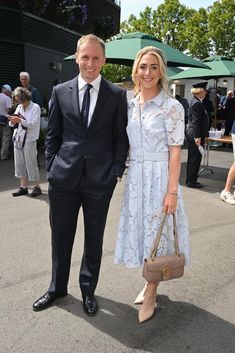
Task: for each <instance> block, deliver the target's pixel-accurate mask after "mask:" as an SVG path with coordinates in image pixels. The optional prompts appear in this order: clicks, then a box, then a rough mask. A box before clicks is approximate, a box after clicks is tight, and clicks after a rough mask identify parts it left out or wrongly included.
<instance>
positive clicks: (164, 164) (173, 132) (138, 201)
mask: <svg viewBox="0 0 235 353" xmlns="http://www.w3.org/2000/svg"><path fill="white" fill-rule="evenodd" d="M127 133H128V137H129V142H130V165H129V168H128V173H127V177H126V183H125V189H124V195H123V204H122V208H121V215H120V221H119V227H118V235H117V243H116V250H115V256H114V263H117V264H118V263H123V264H125V265H126V266H127V267H139V266H142V264H143V260H144V258H146V257H148V256H149V255H150V252H151V249H152V246H153V242H154V239H155V236H156V231H157V229H158V226H159V224H160V221H161V216H162V213H161V209H162V205H163V199H164V196H165V194H166V191H167V183H168V157H169V145H172V146H173V145H182V144H183V141H184V110H183V107H182V105H181V104H180V103H179V102H178V101H177V100H176V99H174V98H172V97H170V96H168V95H166V94H165V93H164V92H163V91H161V92H160V93H159V94H158V96H156V97H155V98H154V99H152V100H151V101H149V102H147V103H146V104H145V105H144V107H143V109H142V111H141V110H140V106H139V97H138V96H137V97H136V98H134V99H133V100H132V101H131V102H130V104H129V112H128V126H127ZM176 220H177V231H178V238H179V248H180V252H181V253H183V254H184V255H185V258H186V265H188V264H189V263H190V243H189V231H188V222H187V217H186V214H185V211H184V205H183V199H182V193H181V188H180V186H179V188H178V204H177V212H176ZM172 226H173V224H172V216H169V217H168V218H167V222H166V225H165V227H164V231H163V235H162V237H161V242H160V246H159V249H158V255H165V254H172V253H173V251H174V243H173V230H172Z"/></svg>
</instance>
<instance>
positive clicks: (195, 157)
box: [186, 134, 202, 184]
mask: <svg viewBox="0 0 235 353" xmlns="http://www.w3.org/2000/svg"><path fill="white" fill-rule="evenodd" d="M186 137H187V143H188V159H187V171H186V184H196V182H197V178H198V173H199V169H200V164H201V160H202V155H201V153H200V152H199V150H198V147H197V145H196V143H195V141H194V139H193V137H192V136H191V135H188V134H187V135H186Z"/></svg>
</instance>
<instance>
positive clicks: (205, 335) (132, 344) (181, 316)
mask: <svg viewBox="0 0 235 353" xmlns="http://www.w3.org/2000/svg"><path fill="white" fill-rule="evenodd" d="M97 298H98V301H99V304H100V308H101V309H100V311H99V313H98V315H97V316H95V317H87V316H86V315H85V313H83V310H82V305H81V302H80V301H79V300H78V299H76V298H75V297H73V296H72V295H69V296H68V297H67V298H65V299H63V302H60V304H57V306H59V307H60V309H63V310H66V311H67V312H69V313H71V314H73V315H75V316H78V317H79V318H83V319H84V320H86V321H88V322H89V324H90V325H92V326H94V327H95V328H96V329H98V330H99V331H101V332H103V333H105V334H106V335H109V336H111V337H112V338H114V339H115V340H117V341H119V342H120V343H121V344H123V345H124V346H126V347H128V348H131V349H133V350H141V352H142V351H144V352H145V351H146V352H153V353H163V352H164V353H173V352H181V353H189V352H190V353H213V352H221V353H222V352H223V353H232V352H234V347H235V326H234V325H232V324H230V323H229V322H226V321H224V320H222V319H220V318H219V317H217V316H215V315H213V314H211V313H209V312H207V311H205V310H203V309H201V308H199V307H196V306H194V305H192V304H189V303H184V302H179V301H175V302H173V301H171V300H170V299H169V298H168V297H167V296H165V295H159V296H158V299H157V304H158V306H157V309H156V313H155V316H154V317H153V318H152V319H151V320H149V321H147V322H145V323H142V324H139V323H138V322H137V313H138V312H137V310H138V309H136V308H134V307H132V306H130V305H127V304H124V303H120V302H116V301H113V300H110V299H107V298H103V297H97ZM181 337H182V339H181Z"/></svg>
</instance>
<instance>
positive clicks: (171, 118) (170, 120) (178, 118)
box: [165, 101, 184, 145]
mask: <svg viewBox="0 0 235 353" xmlns="http://www.w3.org/2000/svg"><path fill="white" fill-rule="evenodd" d="M165 128H166V132H167V143H168V145H183V143H184V108H183V106H182V105H181V104H180V103H178V102H177V101H174V103H173V104H172V106H171V108H170V109H169V110H168V112H167V113H166V119H165Z"/></svg>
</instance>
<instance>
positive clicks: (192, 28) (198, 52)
mask: <svg viewBox="0 0 235 353" xmlns="http://www.w3.org/2000/svg"><path fill="white" fill-rule="evenodd" d="M183 35H184V37H185V43H187V49H188V52H189V53H190V54H191V55H192V56H194V57H196V58H198V59H200V60H202V59H205V58H207V57H208V56H209V53H210V41H209V35H208V14H207V11H206V10H205V9H204V8H200V9H199V10H198V11H193V13H192V16H191V17H189V18H188V20H187V21H186V23H185V31H184V34H183Z"/></svg>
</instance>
